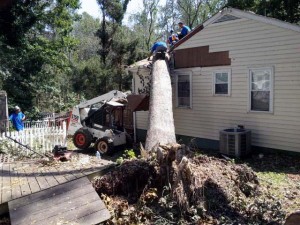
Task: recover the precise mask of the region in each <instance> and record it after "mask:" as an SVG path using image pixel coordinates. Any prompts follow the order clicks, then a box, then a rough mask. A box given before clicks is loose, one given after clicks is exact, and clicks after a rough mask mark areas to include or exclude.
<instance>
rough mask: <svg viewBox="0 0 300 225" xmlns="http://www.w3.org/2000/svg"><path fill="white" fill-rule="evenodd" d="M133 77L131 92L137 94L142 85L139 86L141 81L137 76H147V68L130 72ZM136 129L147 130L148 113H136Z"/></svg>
mask: <svg viewBox="0 0 300 225" xmlns="http://www.w3.org/2000/svg"><path fill="white" fill-rule="evenodd" d="M132 72H133V74H134V76H133V82H134V84H133V92H134V93H137V94H138V90H139V89H141V88H143V86H142V84H141V80H140V78H139V76H138V75H137V73H138V74H140V75H142V76H144V77H146V76H148V75H149V73H150V72H149V69H147V68H138V69H135V70H132ZM136 128H138V129H143V130H147V129H148V111H147V112H145V111H139V112H136Z"/></svg>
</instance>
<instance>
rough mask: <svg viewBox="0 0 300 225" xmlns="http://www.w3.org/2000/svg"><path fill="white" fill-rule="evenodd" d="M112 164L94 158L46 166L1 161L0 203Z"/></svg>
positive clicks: (32, 162) (35, 163) (97, 170)
mask: <svg viewBox="0 0 300 225" xmlns="http://www.w3.org/2000/svg"><path fill="white" fill-rule="evenodd" d="M87 157H88V156H87ZM112 165H113V162H111V161H107V160H103V159H101V160H98V161H96V159H95V157H93V158H92V157H90V158H89V159H88V160H87V158H82V159H80V160H77V161H75V162H74V161H72V162H58V163H52V164H49V165H44V164H43V163H40V162H39V161H28V162H4V163H2V162H0V205H1V204H2V203H6V202H9V201H11V200H13V199H17V198H20V197H23V196H27V195H30V194H33V193H36V192H39V191H42V190H45V189H48V188H51V187H54V186H57V185H59V184H64V183H67V182H69V181H72V180H75V179H79V178H81V177H84V176H87V175H90V174H93V173H95V172H99V171H101V170H104V169H106V168H108V167H110V166H112Z"/></svg>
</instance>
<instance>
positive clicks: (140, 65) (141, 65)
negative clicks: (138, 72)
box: [128, 58, 150, 70]
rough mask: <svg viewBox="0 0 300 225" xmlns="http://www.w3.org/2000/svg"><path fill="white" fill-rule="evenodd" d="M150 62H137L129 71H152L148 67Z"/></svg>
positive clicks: (146, 60)
mask: <svg viewBox="0 0 300 225" xmlns="http://www.w3.org/2000/svg"><path fill="white" fill-rule="evenodd" d="M149 63H150V62H149V61H148V59H147V58H146V59H143V60H140V61H138V62H135V63H134V64H132V65H130V66H128V70H132V69H146V70H150V69H149V68H148V67H147V66H148V65H149Z"/></svg>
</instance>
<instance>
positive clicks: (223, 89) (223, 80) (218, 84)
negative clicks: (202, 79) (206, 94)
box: [213, 71, 231, 96]
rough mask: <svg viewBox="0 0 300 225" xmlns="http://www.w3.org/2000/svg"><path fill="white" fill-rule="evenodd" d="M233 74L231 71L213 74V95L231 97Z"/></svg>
mask: <svg viewBox="0 0 300 225" xmlns="http://www.w3.org/2000/svg"><path fill="white" fill-rule="evenodd" d="M230 84H231V73H230V71H218V72H214V73H213V94H214V95H224V96H229V95H230V89H231V87H230V86H231V85H230Z"/></svg>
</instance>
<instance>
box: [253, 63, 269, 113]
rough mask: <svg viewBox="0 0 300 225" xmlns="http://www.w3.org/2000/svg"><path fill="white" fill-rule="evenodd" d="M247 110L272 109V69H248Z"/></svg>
mask: <svg viewBox="0 0 300 225" xmlns="http://www.w3.org/2000/svg"><path fill="white" fill-rule="evenodd" d="M249 89H250V92H249V103H250V104H249V111H254V112H272V111H273V69H272V68H255V69H250V70H249Z"/></svg>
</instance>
